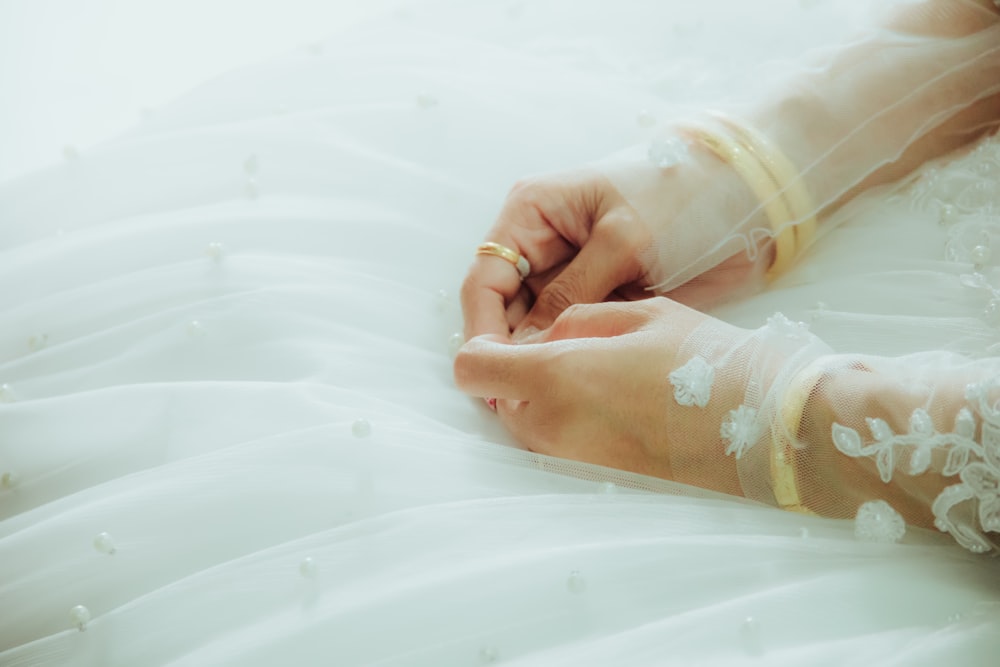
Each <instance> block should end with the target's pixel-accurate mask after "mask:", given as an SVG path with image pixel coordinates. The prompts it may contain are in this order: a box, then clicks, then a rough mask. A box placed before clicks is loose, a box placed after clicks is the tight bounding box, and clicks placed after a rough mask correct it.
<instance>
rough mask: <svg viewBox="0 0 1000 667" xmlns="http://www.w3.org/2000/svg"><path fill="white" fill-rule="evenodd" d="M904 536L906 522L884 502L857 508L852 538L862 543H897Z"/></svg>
mask: <svg viewBox="0 0 1000 667" xmlns="http://www.w3.org/2000/svg"><path fill="white" fill-rule="evenodd" d="M905 534H906V522H905V521H903V517H902V516H900V515H899V512H897V511H896V510H894V509H893V508H892V506H891V505H889V503H887V502H885V501H884V500H872V501H870V502H867V503H864V504H863V505H862V506H861V507H859V508H858V513H857V515H856V516H855V518H854V536H855V537H856V538H858V539H859V540H862V541H864V542H899V541H900V540H901V539H902V538H903V535H905Z"/></svg>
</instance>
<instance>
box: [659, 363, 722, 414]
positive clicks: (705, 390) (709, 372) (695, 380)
mask: <svg viewBox="0 0 1000 667" xmlns="http://www.w3.org/2000/svg"><path fill="white" fill-rule="evenodd" d="M669 377H670V384H672V385H673V386H674V400H675V401H677V404H678V405H684V406H691V405H696V406H698V407H699V408H704V407H705V406H706V405H708V401H709V399H711V398H712V382H714V381H715V369H714V368H712V366H711V365H710V364H709V363H708V362H707V361H705V360H704V359H703V358H702V357H698V356H694V357H691V359H690V360H688V362H687V363H686V364H684V365H683V366H681V367H680V368H678V369H676V370H675V371H674V372H672V373H671V374H670V376H669Z"/></svg>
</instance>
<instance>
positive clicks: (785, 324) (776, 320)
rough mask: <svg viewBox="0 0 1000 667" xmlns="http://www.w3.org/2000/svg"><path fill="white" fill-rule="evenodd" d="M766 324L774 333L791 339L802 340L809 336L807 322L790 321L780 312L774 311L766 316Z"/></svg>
mask: <svg viewBox="0 0 1000 667" xmlns="http://www.w3.org/2000/svg"><path fill="white" fill-rule="evenodd" d="M767 326H768V327H769V328H770V329H771V330H773V331H774V332H775V333H777V334H779V335H781V336H784V337H785V338H790V339H792V340H803V339H805V338H807V337H808V336H809V325H808V324H806V323H805V322H792V321H791V320H790V319H788V318H787V317H785V316H784V314H782V313H775V314H774V315H771V317H769V318H767Z"/></svg>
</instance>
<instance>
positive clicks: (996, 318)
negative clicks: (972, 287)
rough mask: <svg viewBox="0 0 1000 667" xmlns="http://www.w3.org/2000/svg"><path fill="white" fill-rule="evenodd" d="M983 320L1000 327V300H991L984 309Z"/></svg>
mask: <svg viewBox="0 0 1000 667" xmlns="http://www.w3.org/2000/svg"><path fill="white" fill-rule="evenodd" d="M983 319H985V320H986V322H987V323H988V324H996V325H1000V299H990V302H989V303H988V304H986V308H984V309H983Z"/></svg>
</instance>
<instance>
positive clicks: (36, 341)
mask: <svg viewBox="0 0 1000 667" xmlns="http://www.w3.org/2000/svg"><path fill="white" fill-rule="evenodd" d="M48 342H49V335H48V334H42V335H40V336H29V337H28V349H29V350H31V351H32V352H35V351H37V350H40V349H42V348H43V347H45V346H46V345H47V344H48Z"/></svg>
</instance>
